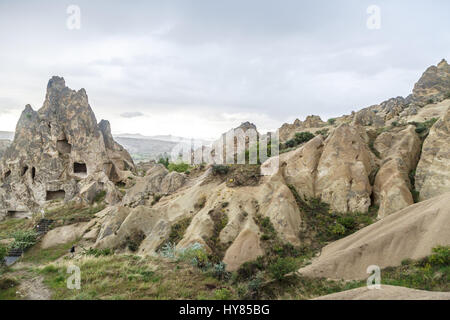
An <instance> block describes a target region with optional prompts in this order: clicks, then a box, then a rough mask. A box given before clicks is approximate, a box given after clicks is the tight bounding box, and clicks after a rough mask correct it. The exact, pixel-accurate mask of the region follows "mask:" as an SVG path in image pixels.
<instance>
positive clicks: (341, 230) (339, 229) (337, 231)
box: [330, 223, 346, 236]
mask: <svg viewBox="0 0 450 320" xmlns="http://www.w3.org/2000/svg"><path fill="white" fill-rule="evenodd" d="M330 232H331V233H332V234H334V235H338V236H343V235H345V233H346V229H345V227H344V226H343V225H342V224H340V223H336V224H335V225H334V226H332V227H331V228H330Z"/></svg>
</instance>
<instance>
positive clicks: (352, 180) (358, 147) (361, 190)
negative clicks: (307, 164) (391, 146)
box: [315, 124, 375, 212]
mask: <svg viewBox="0 0 450 320" xmlns="http://www.w3.org/2000/svg"><path fill="white" fill-rule="evenodd" d="M367 141H368V137H367V134H366V132H365V130H364V129H363V128H361V127H355V126H349V125H346V124H343V125H340V126H339V127H338V128H337V129H336V130H334V132H333V133H332V134H331V135H330V136H329V137H328V138H327V140H326V141H325V146H324V148H323V152H322V155H321V157H320V160H319V164H318V166H317V180H316V187H315V193H316V196H319V197H320V198H321V199H322V201H324V202H327V203H329V204H330V206H331V208H332V209H333V210H335V211H338V212H348V211H359V212H367V210H368V208H369V206H370V204H371V200H370V195H371V193H372V186H371V185H370V182H369V175H370V174H371V172H372V171H373V170H374V169H375V164H374V160H373V157H372V153H371V152H370V150H369V148H368V147H367Z"/></svg>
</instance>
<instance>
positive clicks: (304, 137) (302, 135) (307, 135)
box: [294, 132, 314, 145]
mask: <svg viewBox="0 0 450 320" xmlns="http://www.w3.org/2000/svg"><path fill="white" fill-rule="evenodd" d="M312 138H314V134H312V133H311V132H297V133H296V134H295V137H294V139H295V142H296V143H297V145H299V144H301V143H304V142H308V141H309V140H311V139H312Z"/></svg>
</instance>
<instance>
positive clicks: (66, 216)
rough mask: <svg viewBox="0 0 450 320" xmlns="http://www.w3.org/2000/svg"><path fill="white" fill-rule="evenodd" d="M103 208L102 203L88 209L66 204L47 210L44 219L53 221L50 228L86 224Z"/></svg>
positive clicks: (74, 204)
mask: <svg viewBox="0 0 450 320" xmlns="http://www.w3.org/2000/svg"><path fill="white" fill-rule="evenodd" d="M105 207H106V206H105V204H103V203H101V204H95V205H93V206H88V207H86V206H83V205H81V204H77V203H68V204H66V205H64V206H62V207H59V208H56V209H51V210H48V211H47V212H46V214H45V218H46V219H50V220H53V221H54V222H53V224H52V227H59V226H64V225H69V224H74V223H78V222H88V221H90V220H91V219H93V218H94V215H95V214H96V213H98V212H100V211H102V210H103V209H105Z"/></svg>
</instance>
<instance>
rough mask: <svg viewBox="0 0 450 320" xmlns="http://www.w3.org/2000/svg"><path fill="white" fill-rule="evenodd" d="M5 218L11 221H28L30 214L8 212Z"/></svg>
mask: <svg viewBox="0 0 450 320" xmlns="http://www.w3.org/2000/svg"><path fill="white" fill-rule="evenodd" d="M7 216H8V218H11V219H29V218H30V217H31V213H30V212H26V211H15V210H9V211H8V213H7Z"/></svg>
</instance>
